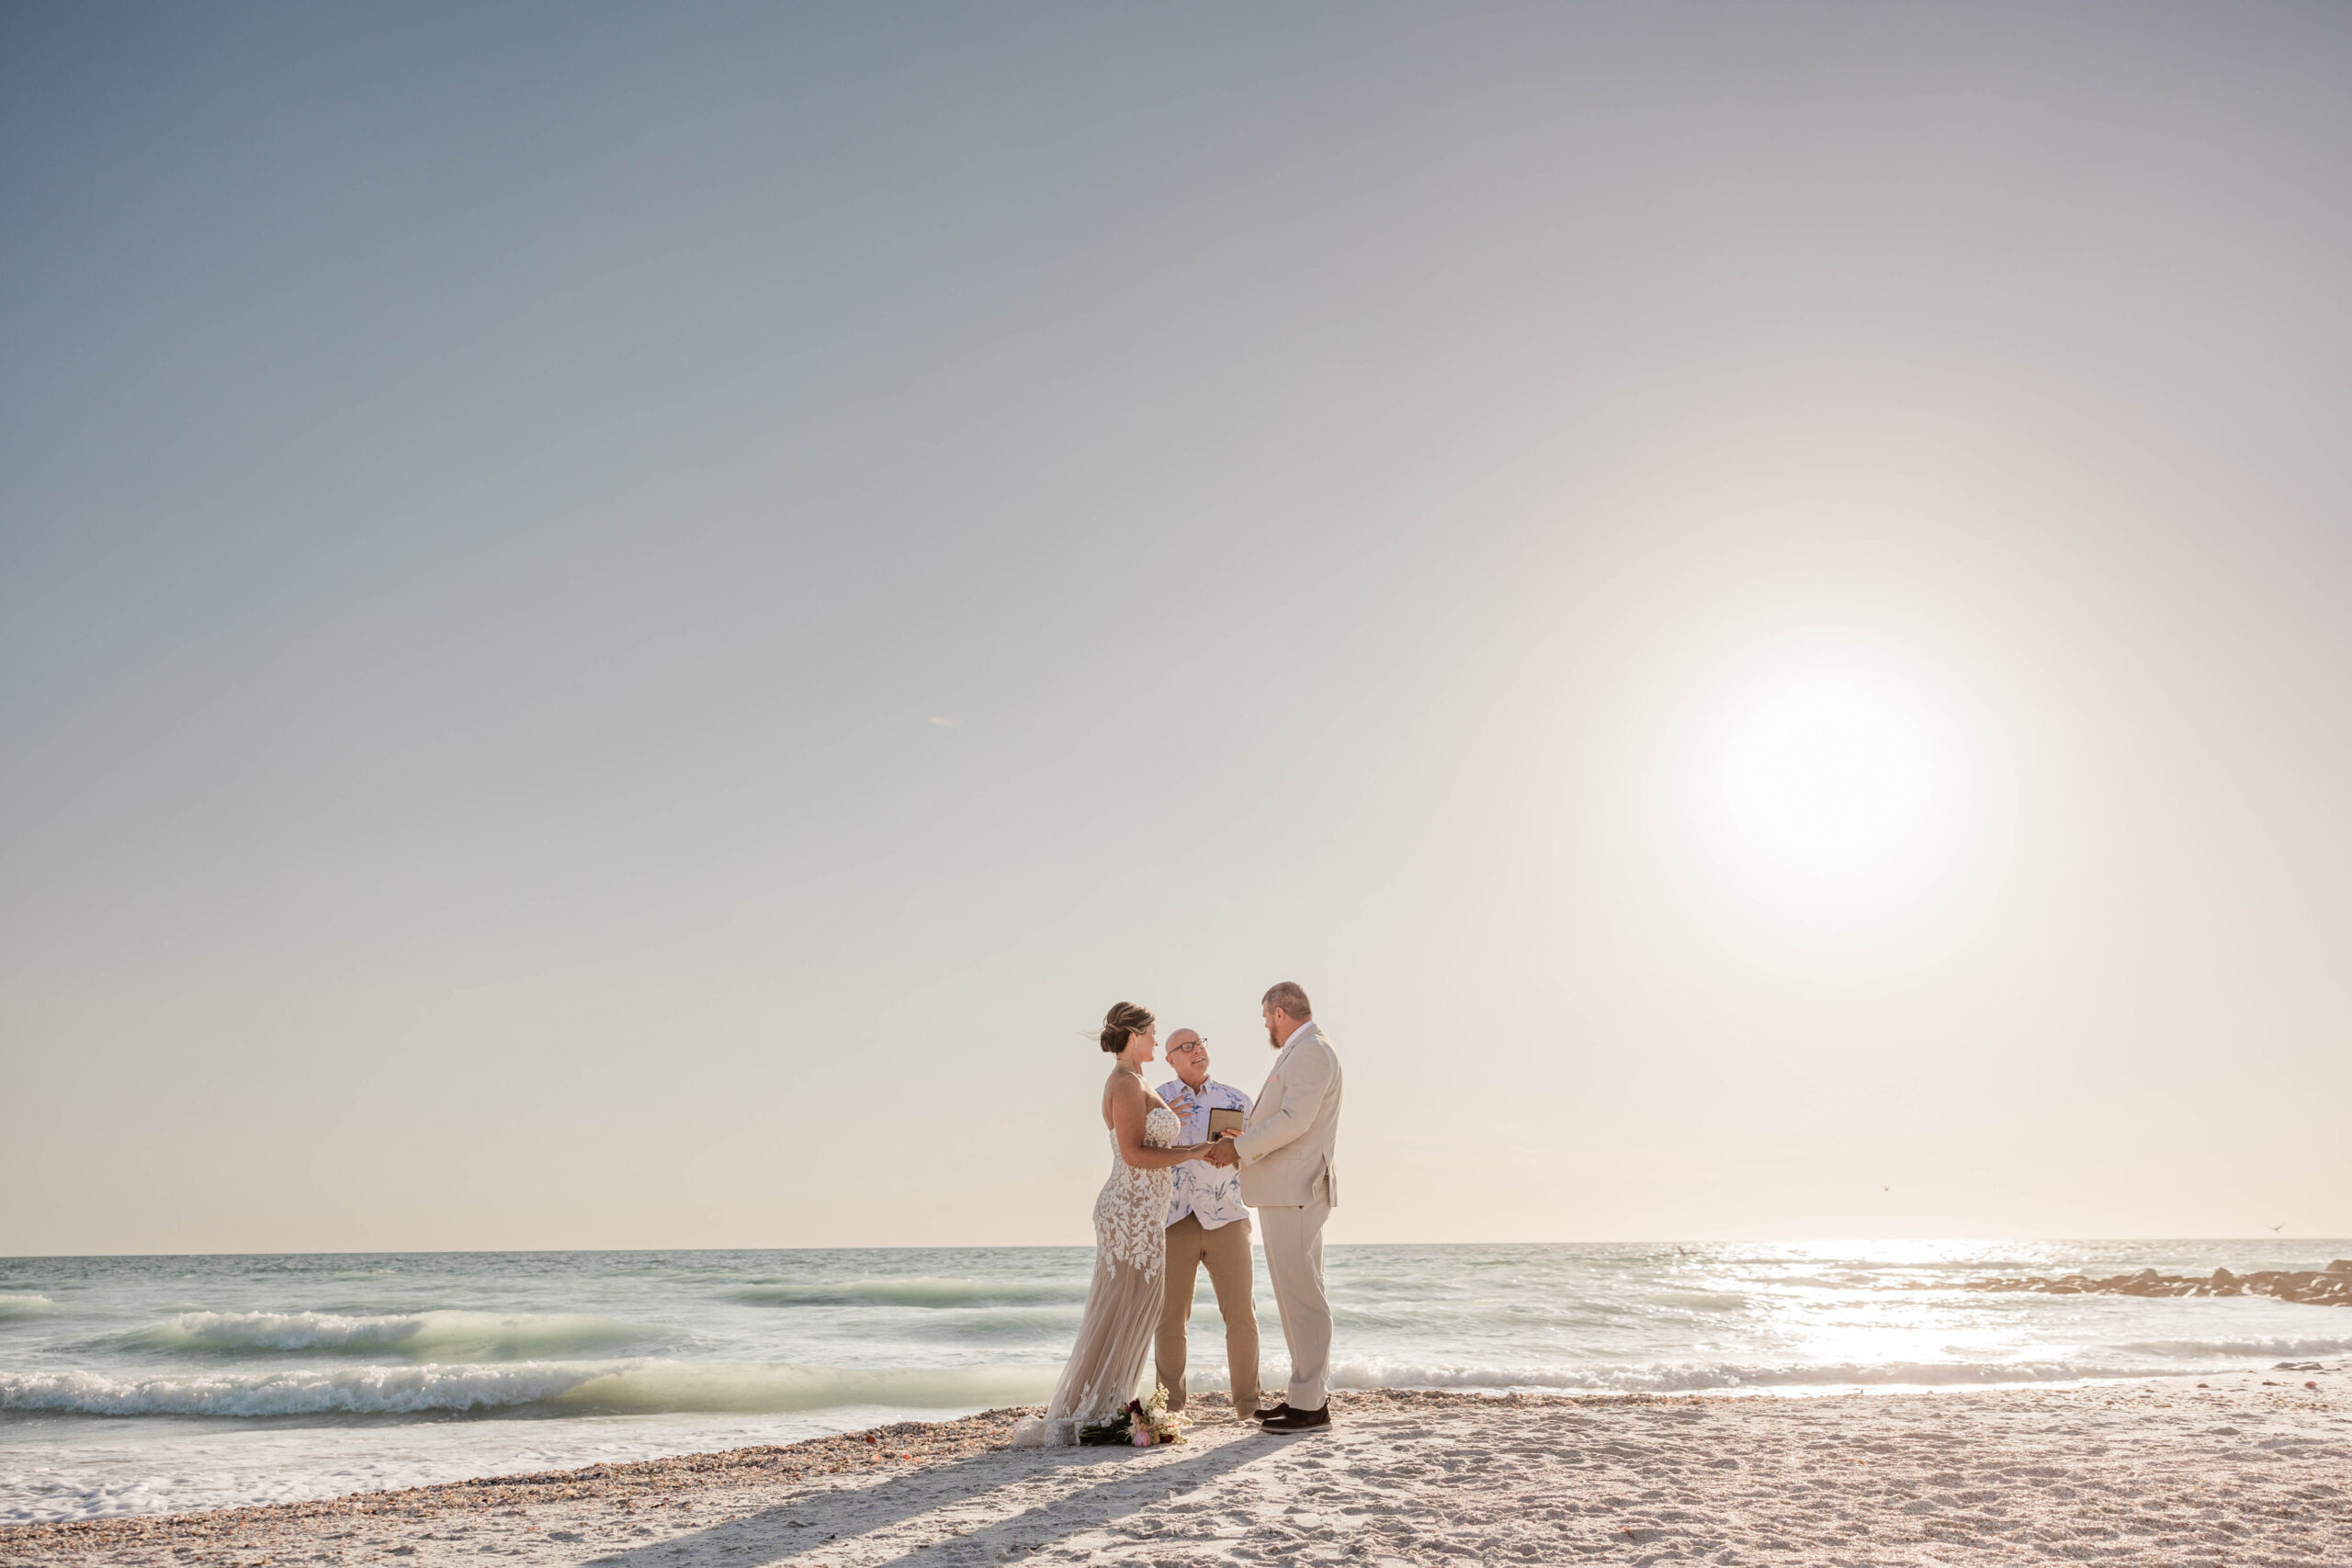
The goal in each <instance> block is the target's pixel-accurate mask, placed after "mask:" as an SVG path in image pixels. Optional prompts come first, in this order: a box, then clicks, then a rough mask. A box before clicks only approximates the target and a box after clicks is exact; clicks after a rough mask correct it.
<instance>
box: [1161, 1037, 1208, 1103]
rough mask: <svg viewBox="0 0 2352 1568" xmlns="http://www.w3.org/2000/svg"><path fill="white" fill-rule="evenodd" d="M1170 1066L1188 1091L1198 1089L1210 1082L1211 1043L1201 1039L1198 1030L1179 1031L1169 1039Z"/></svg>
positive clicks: (1167, 1048) (1167, 1047)
mask: <svg viewBox="0 0 2352 1568" xmlns="http://www.w3.org/2000/svg"><path fill="white" fill-rule="evenodd" d="M1166 1050H1167V1053H1168V1065H1169V1066H1171V1067H1173V1068H1175V1069H1176V1076H1177V1077H1180V1078H1182V1079H1183V1080H1184V1087H1185V1088H1187V1089H1198V1088H1200V1087H1201V1085H1203V1084H1204V1083H1206V1082H1207V1081H1208V1077H1209V1043H1208V1042H1207V1041H1205V1040H1204V1039H1202V1038H1201V1032H1200V1031H1199V1030H1197V1029H1179V1030H1177V1031H1176V1032H1173V1033H1171V1034H1170V1035H1169V1037H1168V1044H1167V1046H1166Z"/></svg>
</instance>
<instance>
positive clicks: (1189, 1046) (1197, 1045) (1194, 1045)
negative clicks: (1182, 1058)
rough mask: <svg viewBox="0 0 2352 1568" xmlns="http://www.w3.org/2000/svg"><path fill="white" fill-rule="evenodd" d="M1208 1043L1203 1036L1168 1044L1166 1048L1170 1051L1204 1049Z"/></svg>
mask: <svg viewBox="0 0 2352 1568" xmlns="http://www.w3.org/2000/svg"><path fill="white" fill-rule="evenodd" d="M1208 1045H1209V1043H1208V1040H1207V1038H1206V1037H1205V1036H1204V1037H1203V1038H1201V1039H1199V1040H1187V1041H1185V1042H1184V1043H1182V1045H1170V1047H1168V1048H1169V1049H1170V1051H1205V1050H1207V1049H1208Z"/></svg>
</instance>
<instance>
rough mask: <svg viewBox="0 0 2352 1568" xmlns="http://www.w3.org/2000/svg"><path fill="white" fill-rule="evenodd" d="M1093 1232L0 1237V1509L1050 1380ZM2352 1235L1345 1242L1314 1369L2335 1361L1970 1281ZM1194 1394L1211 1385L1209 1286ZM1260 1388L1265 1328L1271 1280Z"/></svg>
mask: <svg viewBox="0 0 2352 1568" xmlns="http://www.w3.org/2000/svg"><path fill="white" fill-rule="evenodd" d="M1091 1256H1092V1255H1091V1252H1090V1251H1089V1250H1088V1249H1086V1248H1082V1247H1035V1248H1022V1247H991V1248H885V1249H845V1250H826V1251H789V1252H667V1253H661V1252H636V1253H618V1252H585V1253H504V1254H493V1253H431V1254H401V1255H387V1256H361V1255H313V1256H289V1257H215V1258H8V1259H0V1520H27V1519H37V1518H68V1517H85V1516H90V1515H96V1514H109V1513H127V1512H148V1511H157V1510H166V1509H174V1508H183V1507H202V1506H220V1505H224V1504H229V1503H240V1502H255V1501H266V1500H275V1499H287V1498H295V1497H310V1496H324V1495H337V1494H340V1493H344V1492H349V1491H353V1490H357V1489H361V1488H366V1487H375V1486H390V1485H404V1484H411V1483H418V1482H424V1481H434V1480H450V1479H458V1478H460V1477H464V1476H468V1475H479V1474H486V1473H494V1472H515V1471H520V1470H532V1469H544V1468H549V1467H554V1466H560V1465H577V1464H586V1463H592V1462H595V1461H599V1460H613V1459H626V1458H638V1457H645V1456H649V1455H653V1454H660V1453H674V1452H684V1451H692V1450H701V1449H710V1448H723V1447H734V1446H741V1445H742V1444H746V1443H753V1442H775V1441H786V1440H790V1439H792V1438H800V1437H808V1436H813V1435H816V1434H818V1433H821V1432H828V1431H839V1430H845V1429H849V1428H853V1427H861V1426H866V1425H871V1424H873V1423H875V1422H877V1421H884V1420H895V1419H904V1418H907V1417H909V1416H933V1415H946V1414H952V1413H961V1412H965V1411H970V1410H976V1409H981V1408H986V1407H989V1406H992V1405H1003V1404H1024V1403H1031V1402H1035V1401H1039V1400H1042V1399H1043V1398H1044V1397H1045V1395H1046V1393H1047V1392H1048V1391H1049V1390H1050V1389H1051V1387H1052V1384H1053V1380H1054V1376H1055V1372H1056V1369H1057V1363H1058V1361H1059V1360H1060V1359H1061V1357H1062V1356H1063V1354H1064V1353H1065V1352H1066V1351H1067V1350H1068V1348H1069V1341H1070V1337H1071V1336H1072V1335H1073V1333H1074V1332H1075V1330H1076V1327H1077V1324H1078V1318H1079V1313H1080V1306H1081V1304H1082V1303H1083V1301H1084V1298H1085V1292H1086V1280H1087V1277H1088V1272H1089V1269H1090V1268H1091ZM2345 1256H2352V1243H2344V1242H2333V1243H2330V1242H2291V1243H2273V1244H2263V1245H2256V1244H2253V1243H2243V1242H2211V1243H2199V1242H2088V1243H2032V1244H2018V1243H1983V1242H1966V1243H1960V1242H1953V1243H1932V1242H1899V1243H1884V1244H1865V1243H1856V1242H1834V1243H1822V1244H1816V1245H1798V1244H1774V1245H1761V1244H1746V1245H1726V1244H1707V1245H1685V1246H1600V1245H1591V1246H1525V1247H1333V1248H1331V1249H1330V1254H1329V1279H1330V1288H1331V1296H1332V1301H1333V1304H1334V1309H1335V1314H1336V1317H1337V1329H1338V1332H1337V1343H1336V1348H1335V1363H1336V1365H1335V1371H1336V1381H1337V1382H1338V1383H1339V1385H1340V1386H1341V1387H1369V1386H1375V1385H1382V1384H1387V1385H1394V1386H1413V1387H1437V1388H1458V1389H1470V1390H1493V1391H1501V1390H1506V1389H1514V1388H1517V1389H1537V1390H1549V1391H1561V1392H1575V1391H1600V1392H1657V1393H1670V1392H1684V1391H1706V1390H1713V1391H1737V1392H1747V1393H1819V1392H1826V1391H1833V1390H1838V1389H1846V1388H1854V1387H1864V1388H1903V1387H1928V1388H1934V1387H1951V1386H1975V1385H1984V1384H1989V1383H2004V1382H2053V1381H2071V1380H2077V1379H2086V1378H2128V1377H2142V1376H2149V1375H2160V1374H2167V1373H2175V1372H2184V1371H2221V1370H2224V1369H2229V1368H2237V1367H2249V1366H2260V1367H2267V1366H2270V1365H2272V1364H2273V1363H2275V1362H2276V1361H2278V1360H2279V1359H2287V1358H2291V1357H2301V1356H2315V1355H2333V1354H2339V1353H2342V1352H2345V1351H2346V1350H2352V1312H2347V1311H2346V1310H2345V1309H2343V1308H2340V1307H2316V1306H2305V1305H2301V1304H2298V1303H2284V1302H2276V1301H2269V1300H2266V1299H2261V1298H2245V1297H2240V1298H2224V1299H2208V1300H2195V1299H2190V1300H2178V1301H2174V1300H2165V1301H2142V1300H2137V1299H2134V1298H2130V1297H2108V1296H2071V1297H2052V1296H2036V1295H1986V1294H1983V1293H1979V1292H1963V1291H1960V1290H1957V1289H1954V1288H1953V1287H1954V1286H1955V1285H1957V1284H1958V1282H1960V1281H1961V1280H1967V1279H1972V1278H1975V1277H1977V1276H1980V1275H1983V1274H1987V1273H2018V1272H2024V1271H2031V1272H2042V1273H2050V1272H2063V1271H2066V1270H2071V1269H2089V1270H2091V1271H2093V1272H2098V1273H2112V1272H2118V1271H2124V1270H2130V1269H2140V1268H2147V1267H2153V1268H2156V1269H2163V1270H2165V1271H2166V1272H2189V1273H2204V1272H2208V1271H2210V1270H2211V1269H2213V1268H2215V1267H2216V1266H2217V1265H2218V1266H2225V1267H2228V1268H2231V1269H2238V1270H2241V1271H2244V1270H2250V1269H2256V1268H2270V1267H2297V1268H2311V1267H2323V1266H2324V1265H2325V1264H2326V1263H2327V1262H2328V1261H2329V1259H2331V1258H2337V1257H2345ZM1199 1300H1200V1306H1199V1309H1198V1311H1197V1313H1196V1314H1195V1317H1194V1320H1193V1367H1194V1369H1195V1374H1196V1376H1195V1382H1194V1386H1195V1387H1207V1388H1220V1387H1223V1386H1225V1381H1226V1380H1225V1375H1224V1367H1223V1352H1224V1340H1223V1336H1222V1333H1221V1332H1220V1329H1219V1325H1218V1324H1217V1321H1216V1309H1215V1306H1214V1304H1213V1303H1212V1302H1211V1300H1210V1295H1209V1292H1208V1291H1207V1289H1206V1288H1205V1286H1204V1287H1203V1288H1202V1290H1201V1291H1200V1292H1199ZM1259 1304H1260V1313H1259V1315H1260V1320H1261V1325H1262V1328H1263V1331H1264V1338H1265V1345H1266V1362H1267V1365H1266V1368H1265V1375H1266V1379H1267V1385H1268V1386H1269V1387H1279V1386H1280V1383H1281V1380H1282V1375H1283V1352H1282V1336H1281V1331H1280V1328H1279V1325H1278V1324H1277V1322H1276V1319H1275V1315H1274V1312H1273V1307H1272V1300H1271V1299H1270V1298H1269V1297H1267V1296H1266V1295H1265V1293H1264V1274H1263V1269H1261V1270H1260V1303H1259Z"/></svg>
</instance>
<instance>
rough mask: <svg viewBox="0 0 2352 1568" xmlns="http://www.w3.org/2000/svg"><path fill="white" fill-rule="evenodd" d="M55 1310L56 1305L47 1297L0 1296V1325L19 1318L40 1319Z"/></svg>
mask: <svg viewBox="0 0 2352 1568" xmlns="http://www.w3.org/2000/svg"><path fill="white" fill-rule="evenodd" d="M56 1310H57V1303H55V1302H53V1301H51V1300H50V1299H49V1298H48V1297H47V1296H8V1295H0V1323H9V1322H13V1321H14V1320H16V1319H17V1318H20V1317H42V1316H46V1315H47V1314H50V1313H52V1312H55V1311H56Z"/></svg>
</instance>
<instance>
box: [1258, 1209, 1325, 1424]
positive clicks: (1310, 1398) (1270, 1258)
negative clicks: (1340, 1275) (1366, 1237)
mask: <svg viewBox="0 0 2352 1568" xmlns="http://www.w3.org/2000/svg"><path fill="white" fill-rule="evenodd" d="M1316 1190H1317V1196H1318V1197H1322V1196H1325V1195H1326V1194H1328V1193H1329V1187H1328V1186H1327V1185H1326V1184H1324V1183H1322V1182H1319V1181H1318V1182H1317V1184H1316ZM1257 1213H1258V1231H1259V1234H1260V1235H1262V1236H1263V1237H1264V1238H1265V1242H1266V1277H1267V1279H1268V1280H1272V1283H1273V1287H1274V1305H1275V1306H1277V1307H1279V1308H1280V1309H1282V1314H1283V1343H1284V1344H1285V1345H1287V1346H1289V1347H1290V1392H1289V1393H1285V1394H1284V1395H1283V1404H1287V1405H1289V1406H1290V1407H1291V1408H1292V1409H1293V1410H1320V1409H1322V1408H1323V1405H1324V1403H1325V1402H1326V1401H1327V1400H1329V1398H1330V1379H1331V1300H1330V1298H1329V1296H1327V1295H1325V1294H1324V1293H1323V1222H1324V1221H1326V1220H1328V1219H1329V1218H1330V1217H1331V1205H1330V1204H1329V1202H1328V1201H1326V1202H1317V1203H1308V1204H1306V1205H1305V1206H1304V1207H1301V1208H1283V1207H1278V1206H1276V1205H1273V1204H1264V1205H1261V1207H1260V1208H1259V1209H1258V1211H1257Z"/></svg>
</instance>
